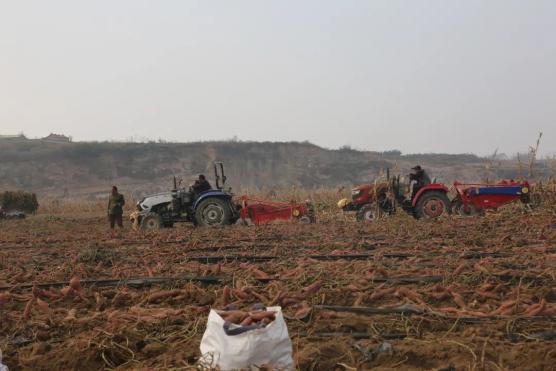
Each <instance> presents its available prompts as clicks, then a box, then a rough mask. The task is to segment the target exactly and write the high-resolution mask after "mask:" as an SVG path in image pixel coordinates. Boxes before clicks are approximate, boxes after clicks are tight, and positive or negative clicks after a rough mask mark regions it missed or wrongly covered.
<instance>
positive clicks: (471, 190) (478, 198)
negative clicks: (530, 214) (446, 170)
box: [452, 180, 534, 215]
mask: <svg viewBox="0 0 556 371" xmlns="http://www.w3.org/2000/svg"><path fill="white" fill-rule="evenodd" d="M454 189H455V191H456V194H457V195H456V197H455V198H454V200H453V201H452V210H453V212H454V213H457V214H460V215H476V214H482V213H483V212H484V211H485V210H487V209H497V208H499V207H501V206H503V205H506V204H509V203H511V202H514V201H518V200H519V201H521V202H523V203H524V204H528V205H530V204H532V202H531V201H532V197H531V188H530V186H529V183H528V182H526V181H523V182H516V181H513V180H503V181H501V182H499V183H495V184H493V183H459V182H454ZM532 206H534V205H532Z"/></svg>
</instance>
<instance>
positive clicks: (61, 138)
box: [41, 133, 71, 143]
mask: <svg viewBox="0 0 556 371" xmlns="http://www.w3.org/2000/svg"><path fill="white" fill-rule="evenodd" d="M41 140H42V141H43V142H49V143H69V142H71V137H68V136H65V135H62V134H54V133H50V135H49V136H47V137H44V138H41Z"/></svg>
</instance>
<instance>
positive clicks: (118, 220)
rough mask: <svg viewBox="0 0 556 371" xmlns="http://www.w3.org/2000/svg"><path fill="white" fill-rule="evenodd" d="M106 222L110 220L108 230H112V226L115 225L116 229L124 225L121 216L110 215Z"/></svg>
mask: <svg viewBox="0 0 556 371" xmlns="http://www.w3.org/2000/svg"><path fill="white" fill-rule="evenodd" d="M108 220H110V228H111V229H114V226H115V225H116V223H117V224H118V227H120V228H123V227H124V224H123V220H122V214H110V215H108Z"/></svg>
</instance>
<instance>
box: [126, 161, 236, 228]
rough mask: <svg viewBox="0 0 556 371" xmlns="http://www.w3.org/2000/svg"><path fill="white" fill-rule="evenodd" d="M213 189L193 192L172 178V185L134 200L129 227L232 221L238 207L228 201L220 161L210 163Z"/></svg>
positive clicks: (227, 222)
mask: <svg viewBox="0 0 556 371" xmlns="http://www.w3.org/2000/svg"><path fill="white" fill-rule="evenodd" d="M214 177H215V186H216V188H215V189H210V190H208V191H205V192H201V193H197V192H195V191H194V189H193V187H189V188H188V189H186V188H185V187H181V181H180V182H179V183H178V182H177V181H176V177H174V188H173V189H172V190H171V191H170V192H163V193H158V194H154V195H151V196H147V197H145V198H143V199H142V200H141V201H139V202H138V203H137V210H136V211H135V212H134V213H132V214H131V215H130V219H131V221H132V222H133V226H134V228H136V229H141V230H156V229H160V228H171V227H172V226H173V225H174V223H179V222H190V223H193V224H194V225H200V226H215V225H227V224H233V223H235V222H236V221H237V219H238V218H239V210H238V207H237V206H236V205H234V203H233V201H232V197H233V194H232V192H231V189H225V185H226V175H225V174H224V164H223V163H222V162H215V163H214Z"/></svg>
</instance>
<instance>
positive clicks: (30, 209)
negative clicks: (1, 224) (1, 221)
mask: <svg viewBox="0 0 556 371" xmlns="http://www.w3.org/2000/svg"><path fill="white" fill-rule="evenodd" d="M0 207H1V208H2V210H4V211H15V210H17V211H23V212H26V213H35V212H36V211H37V210H38V208H39V202H38V201H37V195H36V194H34V193H27V192H23V191H15V192H11V191H5V192H3V193H0Z"/></svg>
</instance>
